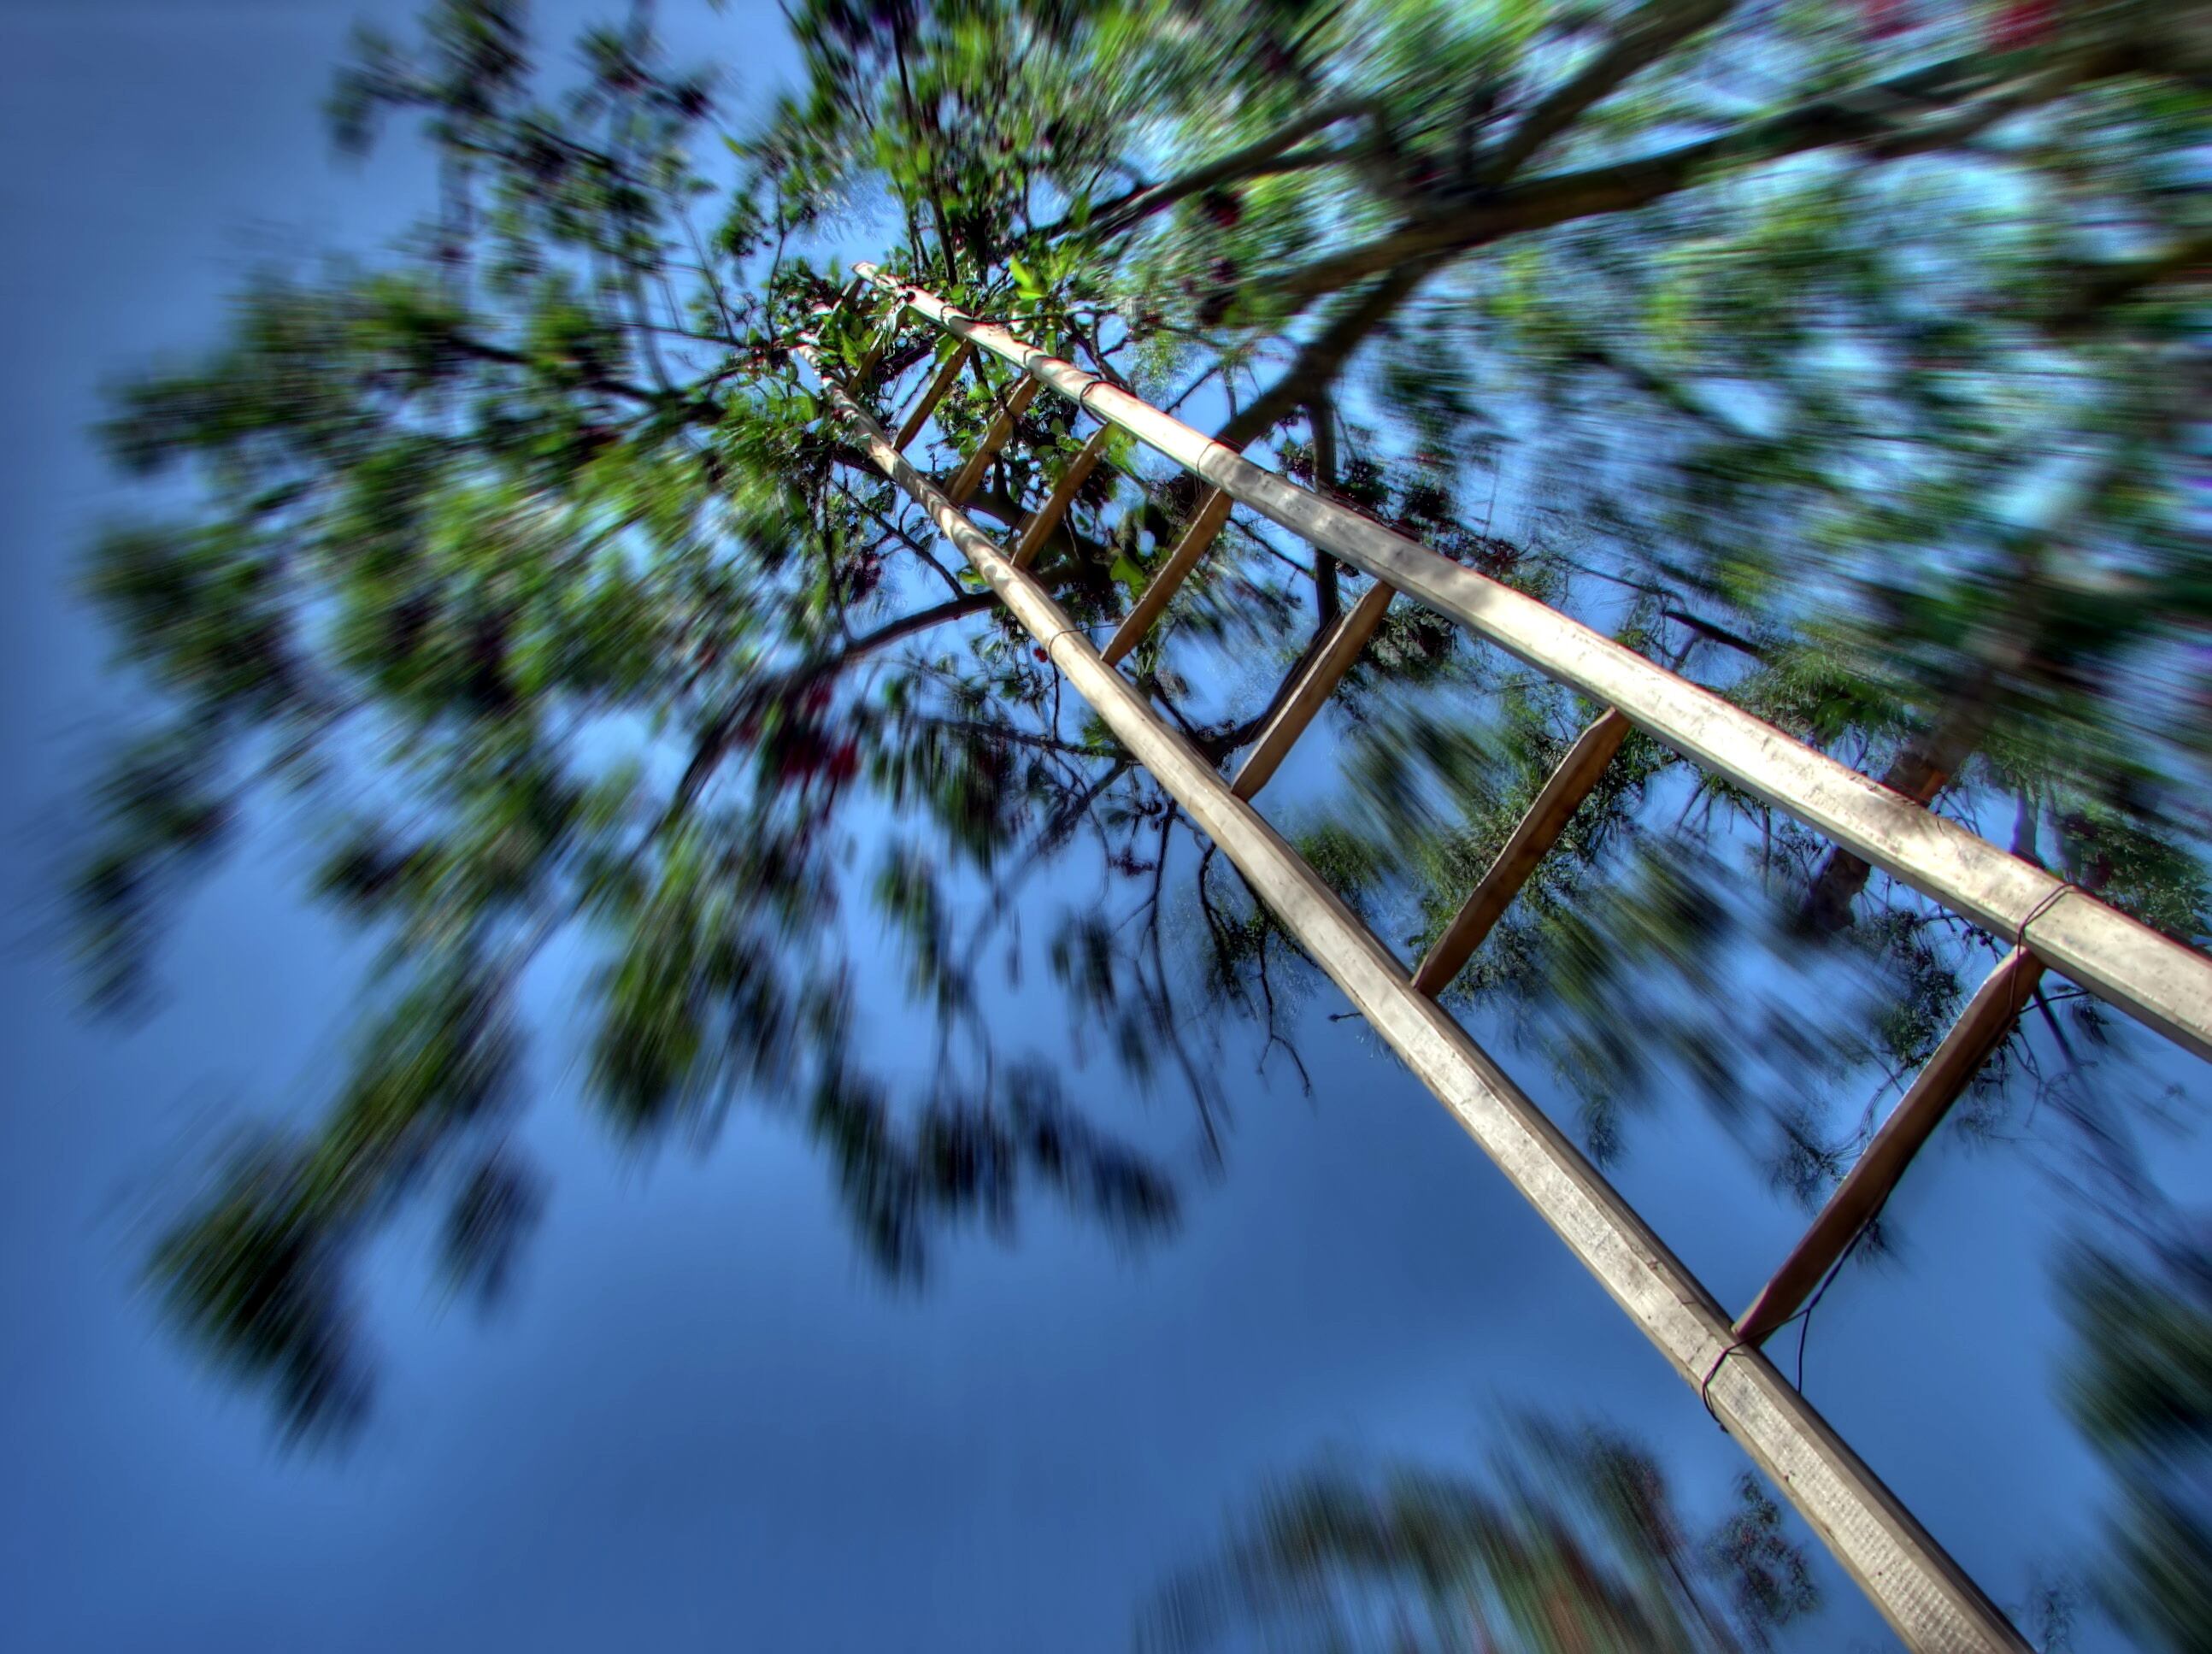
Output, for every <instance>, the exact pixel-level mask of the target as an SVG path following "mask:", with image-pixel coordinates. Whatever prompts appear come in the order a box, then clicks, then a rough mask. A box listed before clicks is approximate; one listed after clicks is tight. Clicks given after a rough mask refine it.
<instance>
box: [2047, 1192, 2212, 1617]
mask: <svg viewBox="0 0 2212 1654" xmlns="http://www.w3.org/2000/svg"><path fill="white" fill-rule="evenodd" d="M2194 1230H2195V1232H2193V1233H2191V1231H2190V1230H2189V1229H2188V1228H2185V1229H2184V1230H2182V1231H2181V1232H2180V1233H2179V1234H2178V1235H2172V1236H2169V1237H2167V1244H2163V1245H2160V1246H2155V1247H2152V1248H2149V1249H2148V1250H2146V1251H2144V1252H2143V1253H2141V1254H2133V1253H2129V1252H2124V1251H2121V1250H2116V1249H2113V1248H2112V1247H2110V1246H2104V1247H2098V1248H2086V1247H2085V1248H2081V1249H2079V1250H2077V1251H2076V1253H2075V1257H2074V1259H2073V1260H2072V1262H2071V1265H2070V1268H2069V1272H2068V1275H2067V1282H2066V1285H2067V1307H2068V1310H2069V1319H2070V1320H2071V1321H2072V1322H2073V1323H2074V1332H2075V1350H2074V1352H2073V1358H2072V1359H2071V1361H2070V1362H2069V1368H2068V1371H2067V1381H2066V1396H2067V1400H2068V1402H2069V1406H2070V1407H2071V1408H2072V1409H2073V1412H2074V1414H2075V1418H2076V1420H2078V1421H2079V1422H2080V1424H2081V1428H2082V1430H2083V1432H2084V1433H2085V1434H2086V1435H2087V1437H2088V1438H2089V1440H2090V1441H2091V1443H2092V1444H2094V1446H2095V1447H2096V1448H2097V1450H2099V1452H2100V1454H2101V1455H2102V1456H2104V1457H2105V1458H2106V1461H2107V1462H2108V1463H2109V1464H2110V1466H2111V1468H2112V1471H2113V1473H2114V1475H2115V1478H2116V1480H2117V1481H2118V1483H2119V1487H2120V1511H2119V1513H2118V1517H2117V1518H2116V1519H2115V1520H2114V1521H2113V1522H2112V1533H2111V1542H2110V1543H2109V1545H2108V1546H2107V1548H2106V1555H2105V1556H2104V1557H2103V1558H2102V1559H2101V1568H2100V1573H2099V1575H2098V1578H2097V1580H2096V1584H2097V1585H2098V1595H2099V1596H2100V1600H2101V1601H2102V1602H2104V1603H2105V1605H2106V1607H2107V1608H2110V1609H2111V1610H2112V1614H2113V1615H2114V1617H2115V1618H2116V1619H2118V1621H2119V1622H2120V1623H2121V1624H2122V1625H2123V1626H2124V1627H2126V1628H2127V1629H2128V1630H2129V1631H2130V1632H2132V1633H2134V1634H2135V1635H2136V1636H2137V1637H2139V1638H2141V1639H2142V1641H2143V1643H2144V1645H2146V1646H2152V1647H2158V1648H2165V1649H2172V1650H2175V1651H2177V1654H2178V1651H2182V1650H2195V1649H2203V1648H2204V1647H2205V1646H2206V1645H2207V1639H2212V1501H2208V1499H2207V1498H2206V1489H2207V1487H2208V1485H2212V1483H2208V1480H2207V1475H2206V1472H2207V1469H2208V1454H2212V1254H2209V1253H2208V1251H2207V1250H2206V1247H2205V1244H2204V1239H2203V1225H2202V1223H2201V1222H2199V1223H2198V1224H2197V1225H2194Z"/></svg>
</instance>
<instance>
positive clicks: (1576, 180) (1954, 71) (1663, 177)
mask: <svg viewBox="0 0 2212 1654" xmlns="http://www.w3.org/2000/svg"><path fill="white" fill-rule="evenodd" d="M2133 61H2134V60H2133V58H2132V56H2131V55H2130V54H2124V53H2118V52H2108V53H2105V54H2100V55H2098V56H2084V57H2081V58H2075V59H2073V60H2071V61H2070V63H2069V69H2070V70H2071V72H2070V73H2068V74H2064V75H2059V74H2053V73H2044V74H2039V75H2038V76H2036V77H2035V81H2034V85H2033V94H2032V96H2033V100H2038V101H2047V100H2050V99H2052V98H2055V97H2057V96H2058V95H2060V94H2062V93H2063V92H2064V91H2066V90H2068V89H2069V88H2072V87H2074V86H2076V85H2079V84H2081V82H2084V81H2087V80H2089V79H2092V78H2094V77H2096V76H2100V75H2103V74H2107V73H2112V72H2114V71H2116V70H2118V69H2121V68H2124V67H2126V66H2128V65H2130V64H2132V63H2133ZM1980 67H1981V66H1980V64H1978V60H1977V59H1975V58H1972V57H1964V58H1954V59H1948V60H1947V61H1945V62H1944V63H1941V64H1931V65H1929V66H1928V67H1925V68H1923V69H1917V70H1911V71H1909V72H1907V73H1905V74H1901V75H1896V76H1891V77H1890V78H1888V79H1887V80H1885V81H1879V82H1873V83H1872V84H1870V85H1868V86H1865V87H1862V88H1858V89H1857V90H1856V91H1854V92H1851V93H1847V94H1841V95H1838V96H1836V97H1832V98H1820V99H1815V100H1813V101H1812V102H1809V103H1806V104H1802V105H1801V106H1798V107H1796V108H1795V109H1789V110H1784V111H1783V112H1780V113H1778V114H1775V115H1770V116H1767V117H1765V119H1759V120H1755V121H1752V122H1749V123H1747V124H1746V125H1742V126H1739V127H1737V128H1735V130H1733V131H1727V132H1722V133H1718V134H1716V135H1715V136H1713V137H1705V138H1699V139H1698V140H1696V141H1695V142H1692V143H1684V144H1679V145H1677V146H1676V147H1674V149H1666V150H1662V151H1661V152H1660V153H1659V154H1657V155H1647V156H1645V157H1644V158H1643V159H1642V160H1638V161H1615V162H1610V163H1607V164H1606V165H1604V166H1599V167H1587V168H1583V169H1582V170H1580V171H1577V172H1571V173H1547V174H1545V175H1544V176H1541V177H1539V178H1534V179H1529V180H1528V182H1527V183H1525V184H1521V185H1514V186H1512V187H1510V188H1507V189H1503V190H1498V191H1495V192H1479V193H1476V194H1474V195H1472V196H1468V195H1462V196H1460V197H1459V198H1457V199H1456V200H1454V199H1452V198H1449V197H1447V198H1445V202H1444V205H1445V208H1446V210H1443V211H1440V212H1437V213H1435V214H1432V215H1429V216H1423V217H1419V218H1416V219H1413V220H1411V221H1409V222H1407V223H1405V224H1403V225H1401V226H1400V227H1399V228H1397V229H1395V230H1394V231H1392V232H1391V233H1390V234H1387V235H1384V236H1382V237H1379V238H1377V239H1376V240H1372V241H1369V242H1367V243H1365V244H1364V245H1363V246H1355V247H1352V248H1351V249H1349V250H1347V251H1346V252H1340V253H1335V254H1333V255H1331V256H1330V257H1328V258H1320V259H1316V260H1315V261H1314V262H1313V263H1311V264H1309V265H1304V266H1303V267H1301V268H1299V269H1297V270H1293V271H1291V272H1290V273H1289V274H1287V275H1285V276H1281V277H1276V278H1275V279H1273V281H1264V282H1261V283H1255V284H1254V285H1253V287H1252V289H1250V292H1251V295H1252V297H1253V298H1255V300H1256V299H1266V298H1291V299H1307V298H1312V297H1315V296H1317V295H1322V294H1326V293H1334V292H1337V291H1339V290H1340V289H1343V288H1346V287H1348V286H1350V285H1352V283H1355V282H1358V281H1360V280H1362V279H1364V277H1369V276H1373V275H1376V274H1379V273H1381V272H1383V271H1399V270H1401V268H1402V267H1403V266H1404V265H1406V264H1407V262H1408V261H1410V260H1414V259H1422V258H1427V259H1431V260H1436V261H1441V260H1443V259H1444V258H1454V257H1457V256H1458V255H1460V254H1462V253H1466V252H1472V251H1473V250H1474V249H1475V248H1477V247H1480V246H1486V245H1487V244H1489V243H1490V242H1492V241H1498V240H1504V238H1505V237H1507V236H1511V235H1522V234H1528V232H1530V231H1532V230H1541V229H1550V228H1554V227H1555V226H1557V225H1560V224H1565V223H1569V222H1572V221H1574V220H1576V219H1578V218H1590V217H1595V216H1600V215H1602V214H1606V213H1614V212H1626V211H1631V210H1634V209H1636V208H1638V207H1644V206H1649V205H1650V204H1651V203H1653V202H1655V201H1657V200H1660V199H1662V198H1664V197H1666V196H1669V195H1673V194H1675V193H1677V192H1680V191H1683V190H1686V189H1689V188H1692V186H1694V185H1699V184H1702V183H1705V182H1706V181H1708V179H1710V178H1711V174H1712V173H1713V171H1714V169H1716V168H1717V167H1723V166H1741V165H1758V164H1761V163H1764V162H1766V161H1779V160H1782V159H1784V158H1785V157H1787V156H1790V155H1799V154H1802V153H1803V152H1805V151H1807V150H1808V149H1826V148H1828V147H1831V146H1833V145H1836V144H1844V143H1869V142H1871V141H1874V140H1876V139H1881V140H1885V142H1884V143H1883V146H1882V149H1881V156H1882V158H1883V159H1885V160H1888V159H1894V158H1896V157H1899V156H1901V155H1908V154H1911V153H1915V152H1916V151H1917V150H1919V149H1929V148H1937V147H1941V145H1942V143H1948V142H1949V141H1950V137H1951V134H1950V124H1949V123H1946V122H1934V123H1929V124H1928V125H1926V126H1923V127H1921V128H1917V129H1916V128H1911V127H1906V126H1901V125H1899V121H1898V120H1897V118H1896V115H1895V110H1896V108H1897V106H1898V104H1899V100H1905V99H1923V100H1924V99H1929V98H1940V97H1943V96H1947V95H1956V96H1961V97H1963V96H1966V95H1968V94H1972V93H1975V92H1978V91H1983V90H1986V89H1987V88H1986V80H1985V76H1983V75H1982V74H1981V72H1980ZM1995 95H1996V96H1998V97H2000V98H2001V99H2002V100H2003V103H2004V106H2005V110H2006V112H2011V111H2013V110H2016V109H2018V108H2021V107H2025V106H2027V102H2028V101H2030V97H2029V96H2027V95H2024V94H2021V92H2020V91H2019V90H2018V89H2017V88H2015V89H2013V90H2008V91H2004V92H2001V93H1998V94H1995Z"/></svg>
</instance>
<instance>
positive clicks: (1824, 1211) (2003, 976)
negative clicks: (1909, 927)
mask: <svg viewBox="0 0 2212 1654" xmlns="http://www.w3.org/2000/svg"><path fill="white" fill-rule="evenodd" d="M2042 980H2043V963H2042V961H2041V960H2039V959H2038V958H2036V957H2035V955H2034V954H2033V953H2032V952H2029V951H2028V950H2027V949H2026V948H2020V947H2016V948H2014V949H2012V950H2011V951H2010V952H2008V953H2007V954H2006V955H2005V956H2004V958H2002V959H2001V960H1999V961H1998V962H1997V966H1996V970H1992V971H1990V974H1989V975H1988V976H1986V977H1984V978H1983V981H1982V985H1981V987H1980V988H1978V989H1977V990H1975V994H1974V997H1973V998H1972V999H1971V1000H1968V1001H1967V1002H1966V1009H1965V1010H1964V1011H1961V1012H1960V1013H1959V1019H1958V1021H1956V1022H1954V1023H1953V1024H1952V1025H1951V1031H1950V1032H1948V1034H1946V1035H1944V1036H1943V1043H1942V1044H1941V1045H1939V1046H1937V1047H1936V1054H1935V1055H1933V1056H1931V1057H1929V1059H1928V1063H1927V1066H1926V1067H1923V1068H1922V1069H1921V1071H1920V1072H1919V1073H1917V1074H1915V1075H1914V1076H1913V1078H1912V1084H1911V1085H1910V1086H1909V1087H1907V1088H1906V1091H1905V1095H1904V1096H1903V1097H1901V1098H1899V1099H1898V1104H1897V1106H1896V1107H1895V1108H1894V1109H1893V1110H1890V1114H1889V1118H1888V1119H1887V1120H1885V1121H1883V1122H1881V1130H1879V1131H1877V1132H1876V1133H1875V1134H1874V1139H1873V1140H1872V1141H1871V1142H1869V1144H1868V1145H1867V1146H1866V1149H1865V1152H1863V1153H1862V1154H1861V1155H1860V1156H1859V1158H1858V1162H1857V1164H1855V1165H1854V1166H1852V1167H1851V1169H1850V1174H1849V1175H1848V1176H1846V1177H1844V1181H1843V1182H1842V1183H1838V1184H1837V1185H1836V1192H1835V1193H1834V1194H1832V1195H1829V1196H1828V1201H1827V1204H1826V1205H1825V1206H1823V1207H1821V1208H1820V1215H1819V1216H1818V1217H1816V1218H1814V1219H1813V1221H1812V1223H1811V1224H1810V1225H1808V1227H1807V1228H1806V1231H1805V1232H1804V1234H1803V1235H1802V1236H1800V1237H1798V1241H1797V1244H1796V1245H1795V1246H1793V1247H1791V1248H1790V1256H1788V1257H1787V1258H1784V1260H1783V1262H1782V1267H1781V1268H1779V1269H1777V1270H1776V1271H1775V1272H1774V1278H1773V1279H1772V1280H1769V1281H1768V1282H1767V1283H1766V1285H1765V1287H1764V1288H1762V1289H1761V1290H1760V1292H1759V1296H1758V1297H1757V1298H1754V1299H1753V1301H1752V1305H1751V1307H1750V1308H1749V1309H1747V1310H1745V1311H1744V1312H1743V1314H1742V1315H1741V1316H1740V1317H1737V1320H1736V1323H1735V1331H1736V1336H1737V1337H1739V1338H1741V1339H1742V1340H1743V1341H1745V1342H1746V1343H1747V1344H1764V1343H1765V1341H1767V1340H1768V1339H1769V1338H1771V1337H1772V1336H1773V1335H1774V1334H1775V1332H1776V1331H1777V1330H1778V1329H1780V1328H1781V1327H1782V1325H1783V1324H1784V1323H1785V1322H1787V1321H1788V1320H1789V1319H1790V1317H1792V1316H1794V1315H1795V1314H1796V1312H1797V1309H1798V1306H1799V1305H1800V1304H1803V1303H1804V1302H1805V1300H1806V1299H1807V1298H1810V1297H1811V1296H1812V1295H1813V1292H1814V1290H1815V1289H1816V1288H1817V1287H1818V1286H1820V1283H1821V1281H1822V1280H1826V1278H1827V1274H1828V1271H1829V1270H1831V1269H1832V1268H1834V1267H1835V1266H1836V1264H1837V1263H1838V1262H1840V1261H1841V1260H1842V1258H1843V1256H1844V1253H1845V1252H1846V1251H1848V1250H1850V1244H1851V1243H1852V1242H1853V1241H1854V1240H1856V1239H1857V1238H1858V1234H1859V1231H1861V1230H1862V1229H1864V1228H1865V1227H1866V1226H1867V1225H1868V1224H1869V1223H1871V1222H1873V1221H1874V1216H1875V1213H1877V1212H1879V1211H1881V1207H1882V1202H1883V1201H1887V1200H1888V1199H1889V1197H1890V1195H1891V1193H1892V1192H1893V1190H1894V1189H1896V1188H1897V1185H1898V1183H1899V1180H1900V1179H1901V1178H1903V1177H1904V1176H1905V1168H1906V1167H1907V1166H1909V1165H1911V1164H1912V1157H1913V1156H1914V1155H1916V1154H1917V1153H1919V1152H1920V1151H1921V1148H1922V1147H1923V1146H1924V1145H1925V1144H1926V1143H1927V1141H1928V1140H1929V1137H1930V1136H1931V1135H1932V1134H1934V1133H1935V1130H1936V1127H1937V1126H1939V1125H1941V1124H1942V1121H1943V1116H1945V1115H1947V1114H1948V1113H1949V1112H1950V1110H1951V1105H1952V1104H1954V1103H1955V1102H1957V1101H1958V1100H1959V1098H1960V1095H1961V1094H1962V1093H1963V1092H1965V1091H1966V1087H1967V1086H1968V1085H1970V1084H1972V1081H1973V1078H1974V1075H1975V1074H1976V1073H1978V1072H1979V1070H1980V1068H1981V1066H1982V1064H1983V1063H1984V1062H1986V1061H1989V1057H1990V1052H1992V1051H1994V1050H1996V1048H1997V1046H1998V1044H1999V1043H2000V1042H2002V1040H2003V1038H2004V1037H2005V1036H2006V1035H2007V1034H2008V1033H2009V1032H2010V1031H2011V1030H2012V1025H2013V1023H2014V1022H2015V1020H2016V1019H2018V1018H2019V1016H2020V1013H2021V1007H2023V1006H2026V1005H2027V1000H2028V996H2029V995H2030V994H2033V993H2034V992H2035V985H2036V984H2037V983H2038V982H2040V981H2042Z"/></svg>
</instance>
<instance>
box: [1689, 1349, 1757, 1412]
mask: <svg viewBox="0 0 2212 1654" xmlns="http://www.w3.org/2000/svg"><path fill="white" fill-rule="evenodd" d="M1744 1345H1745V1341H1744V1340H1743V1339H1741V1338H1732V1339H1730V1340H1729V1342H1728V1347H1726V1348H1724V1349H1723V1350H1722V1351H1721V1353H1719V1354H1718V1355H1716V1356H1715V1357H1714V1358H1713V1364H1712V1365H1711V1366H1710V1367H1707V1368H1706V1369H1705V1382H1704V1383H1701V1384H1699V1386H1698V1399H1699V1401H1700V1402H1704V1403H1705V1412H1706V1414H1707V1415H1708V1416H1709V1417H1710V1418H1711V1420H1712V1421H1713V1422H1714V1423H1715V1424H1717V1425H1720V1426H1721V1428H1722V1429H1723V1430H1726V1429H1727V1428H1728V1426H1726V1425H1724V1424H1721V1415H1720V1414H1717V1413H1715V1412H1714V1411H1713V1397H1712V1388H1713V1380H1714V1379H1715V1378H1717V1377H1719V1376H1720V1371H1721V1363H1722V1362H1723V1361H1725V1360H1727V1359H1729V1357H1730V1356H1731V1355H1734V1354H1735V1353H1736V1352H1737V1351H1738V1350H1740V1349H1741V1348H1743V1347H1744Z"/></svg>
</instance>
